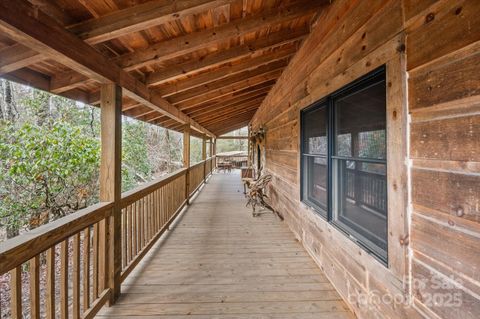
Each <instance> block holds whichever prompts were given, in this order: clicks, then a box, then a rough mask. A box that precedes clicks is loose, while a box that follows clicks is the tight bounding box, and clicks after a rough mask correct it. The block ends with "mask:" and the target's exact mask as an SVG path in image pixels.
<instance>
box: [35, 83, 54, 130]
mask: <svg viewBox="0 0 480 319" xmlns="http://www.w3.org/2000/svg"><path fill="white" fill-rule="evenodd" d="M33 100H34V103H35V105H36V113H37V125H38V126H42V125H43V124H44V123H45V122H46V121H47V118H48V117H49V114H50V95H49V94H48V93H46V92H42V91H39V90H34V91H33Z"/></svg>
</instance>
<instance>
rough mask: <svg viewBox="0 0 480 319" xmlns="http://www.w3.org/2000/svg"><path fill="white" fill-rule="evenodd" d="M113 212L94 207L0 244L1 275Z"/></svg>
mask: <svg viewBox="0 0 480 319" xmlns="http://www.w3.org/2000/svg"><path fill="white" fill-rule="evenodd" d="M112 208H113V203H110V202H101V203H98V204H94V205H92V206H89V207H87V208H84V209H81V210H79V211H77V212H75V213H73V214H70V215H67V216H65V217H62V218H59V219H57V220H54V221H52V222H51V223H48V224H45V225H42V226H39V227H37V228H35V229H32V230H30V231H28V232H26V233H24V234H22V235H20V236H17V237H14V238H11V239H8V240H6V241H4V242H2V243H0V275H1V274H4V273H6V272H8V271H9V270H11V269H13V268H15V267H17V266H19V265H21V264H23V263H24V262H26V261H28V260H30V259H31V258H33V257H35V256H36V255H38V254H40V253H42V252H44V251H46V250H47V249H49V248H50V247H52V246H54V245H57V244H59V243H60V242H62V241H64V240H65V239H67V238H69V237H70V236H72V235H74V234H76V233H78V232H79V231H81V230H82V229H84V228H86V227H89V226H90V225H93V224H95V223H97V222H99V221H101V220H103V219H105V218H106V217H108V216H110V215H111V209H112Z"/></svg>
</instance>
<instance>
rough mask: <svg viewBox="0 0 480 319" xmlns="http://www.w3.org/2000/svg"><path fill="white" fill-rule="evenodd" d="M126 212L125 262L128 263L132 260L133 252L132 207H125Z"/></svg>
mask: <svg viewBox="0 0 480 319" xmlns="http://www.w3.org/2000/svg"><path fill="white" fill-rule="evenodd" d="M127 212H128V250H127V253H128V256H127V260H128V262H129V263H130V261H131V260H132V251H133V238H132V234H133V211H132V205H129V206H128V207H127Z"/></svg>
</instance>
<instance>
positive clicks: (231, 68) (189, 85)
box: [156, 47, 296, 97]
mask: <svg viewBox="0 0 480 319" xmlns="http://www.w3.org/2000/svg"><path fill="white" fill-rule="evenodd" d="M295 51H296V50H295V48H294V47H287V48H285V49H283V50H279V51H277V52H273V53H270V54H264V55H260V56H258V57H255V58H249V59H246V60H244V61H241V62H240V63H237V64H235V65H231V64H227V65H224V66H223V67H221V68H218V69H216V70H214V71H211V72H204V73H201V74H199V75H197V76H192V77H190V78H187V79H185V80H181V81H177V82H175V83H173V84H170V85H163V86H158V87H156V89H157V90H158V91H159V92H160V94H162V96H163V97H168V96H171V95H174V94H178V93H181V92H184V91H188V90H190V89H194V88H196V87H199V86H203V87H205V86H206V85H207V84H209V83H212V82H214V81H218V83H224V84H225V85H229V84H230V83H228V78H230V77H232V76H233V75H235V74H239V73H245V72H247V71H251V70H254V69H256V68H258V67H260V66H262V65H264V64H270V63H273V62H276V61H282V60H285V59H287V58H289V57H291V56H292V55H293V54H294V53H295ZM247 76H248V75H247ZM222 79H225V81H220V80H222Z"/></svg>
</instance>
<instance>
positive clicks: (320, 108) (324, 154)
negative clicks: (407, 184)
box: [301, 67, 387, 263]
mask: <svg viewBox="0 0 480 319" xmlns="http://www.w3.org/2000/svg"><path fill="white" fill-rule="evenodd" d="M301 125H302V162H301V165H302V189H301V192H302V201H303V202H305V203H306V204H307V205H309V206H311V207H313V208H314V209H315V210H316V211H317V212H318V213H319V214H320V215H322V216H323V217H324V218H326V219H327V220H328V221H329V222H331V223H332V224H333V225H335V226H336V227H337V228H339V229H340V230H342V231H343V232H345V233H346V234H347V235H348V236H349V237H350V238H352V239H353V240H355V241H356V242H357V243H358V244H359V245H361V246H362V247H364V248H365V249H366V250H367V251H369V252H370V253H372V254H373V255H375V256H376V257H377V258H379V259H380V260H381V261H383V262H384V263H386V262H387V160H386V148H387V145H386V87H385V68H384V67H382V68H380V69H377V70H375V71H373V72H372V73H370V74H368V75H366V76H364V77H362V78H361V79H359V80H357V81H355V82H354V83H352V84H350V85H348V86H346V87H345V88H342V89H341V90H339V91H337V92H335V93H333V94H331V95H329V96H328V97H326V98H325V99H323V100H322V101H320V102H318V103H315V104H314V105H312V106H311V107H309V108H307V109H305V110H304V111H302V114H301Z"/></svg>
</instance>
